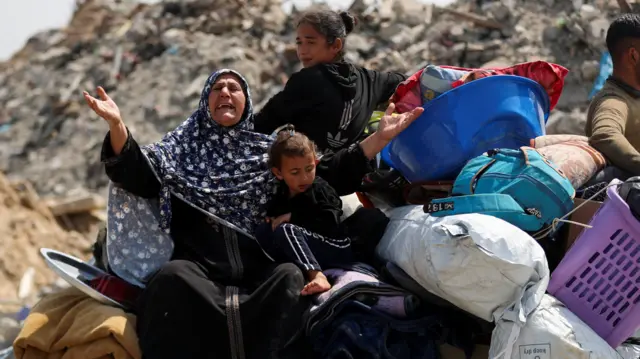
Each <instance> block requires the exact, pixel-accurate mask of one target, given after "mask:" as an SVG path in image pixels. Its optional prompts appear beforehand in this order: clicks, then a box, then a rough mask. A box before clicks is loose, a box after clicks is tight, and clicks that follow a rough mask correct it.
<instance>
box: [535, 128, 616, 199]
mask: <svg viewBox="0 0 640 359" xmlns="http://www.w3.org/2000/svg"><path fill="white" fill-rule="evenodd" d="M531 147H534V148H535V149H537V150H538V152H540V153H541V154H542V155H544V156H545V157H546V158H547V159H548V160H550V161H551V162H553V163H554V164H555V165H556V166H557V167H558V168H559V169H560V170H561V171H562V172H563V173H564V174H565V176H567V178H568V179H569V181H571V185H572V186H573V188H575V189H579V188H581V187H582V186H583V185H584V184H585V183H587V182H588V181H589V180H590V179H591V177H593V176H595V175H596V173H598V172H599V171H600V170H602V169H603V168H604V166H605V165H606V163H607V162H606V160H605V158H604V156H603V155H602V154H601V153H600V152H598V151H597V150H596V149H595V148H593V147H591V146H589V139H588V138H587V137H584V136H576V135H549V136H540V137H537V138H535V139H533V140H531Z"/></svg>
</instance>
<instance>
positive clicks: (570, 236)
mask: <svg viewBox="0 0 640 359" xmlns="http://www.w3.org/2000/svg"><path fill="white" fill-rule="evenodd" d="M583 203H584V205H583V206H582V207H580V208H579V209H578V210H577V211H575V212H574V213H573V214H572V215H571V216H570V217H569V220H570V221H573V222H578V223H583V224H589V222H590V221H591V218H592V217H593V215H594V214H596V212H597V211H598V209H599V208H600V206H601V205H602V202H597V201H588V200H585V199H581V198H576V199H575V200H574V205H573V208H577V207H578V206H579V205H581V204H583ZM565 225H566V226H569V229H568V230H567V241H566V247H565V250H566V251H568V250H569V248H571V246H572V245H573V242H575V241H576V239H577V238H578V236H579V235H580V233H582V231H583V230H584V229H585V227H583V226H578V225H576V224H572V223H565Z"/></svg>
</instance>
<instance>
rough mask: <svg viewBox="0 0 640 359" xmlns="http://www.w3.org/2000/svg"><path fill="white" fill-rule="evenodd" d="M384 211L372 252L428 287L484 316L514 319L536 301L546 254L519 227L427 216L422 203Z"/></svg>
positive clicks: (545, 274) (477, 217)
mask: <svg viewBox="0 0 640 359" xmlns="http://www.w3.org/2000/svg"><path fill="white" fill-rule="evenodd" d="M389 217H390V223H389V225H388V226H387V230H386V232H385V234H384V236H383V238H382V240H381V241H380V244H379V245H378V247H377V254H378V255H379V256H380V257H381V258H383V259H385V260H387V261H390V262H392V263H394V264H396V265H397V266H399V267H400V268H402V269H403V270H404V271H405V272H406V273H407V274H408V275H409V276H411V277H412V278H413V279H414V280H415V281H416V282H418V283H419V284H420V285H422V286H423V287H424V288H425V289H427V290H428V291H429V292H431V293H433V294H435V295H437V296H439V297H441V298H444V299H446V300H448V301H449V302H451V303H452V304H454V305H455V306H457V307H459V308H461V309H463V310H465V311H467V312H469V313H471V314H474V315H476V316H478V317H480V318H482V319H485V320H487V321H498V320H501V319H502V318H503V317H505V318H506V319H509V320H510V321H512V322H515V323H518V324H519V325H523V324H524V322H525V321H526V317H527V315H528V314H529V313H530V312H531V311H533V309H535V308H536V307H537V306H538V304H539V303H540V300H541V299H542V296H543V295H544V292H545V290H546V289H547V285H548V283H549V268H548V265H547V259H546V257H545V254H544V251H543V249H542V248H541V247H540V245H539V244H538V243H537V242H536V241H535V240H534V239H533V238H532V237H531V236H529V235H528V234H526V233H525V232H523V231H522V230H520V229H519V228H517V227H515V226H513V225H511V224H509V223H507V222H505V221H503V220H501V219H499V218H495V217H490V216H486V215H482V214H464V215H456V216H448V217H443V218H437V217H431V216H429V215H428V214H425V213H424V211H423V210H422V206H405V207H399V208H395V209H393V210H391V211H390V212H389ZM516 334H517V333H516ZM532 359H533V358H532Z"/></svg>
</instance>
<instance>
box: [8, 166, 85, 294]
mask: <svg viewBox="0 0 640 359" xmlns="http://www.w3.org/2000/svg"><path fill="white" fill-rule="evenodd" d="M89 238H90V236H88V235H86V234H84V235H83V234H80V233H78V232H75V231H70V232H69V231H66V230H64V229H63V228H62V227H61V226H60V224H59V223H58V222H57V221H56V219H54V217H53V216H52V215H51V213H50V212H49V211H48V208H47V207H46V206H44V205H43V203H42V202H41V201H39V200H38V199H37V196H35V195H34V192H32V191H30V190H29V184H28V183H26V184H25V183H22V184H15V183H10V182H9V181H8V180H7V178H6V177H5V176H4V175H3V174H2V173H0V302H6V301H12V300H16V299H18V286H19V283H20V280H21V278H22V276H23V275H24V273H25V272H26V271H27V269H28V268H29V267H33V268H34V269H35V276H34V283H35V288H34V290H33V291H32V292H33V293H34V294H35V293H36V292H37V291H38V288H39V287H41V286H43V285H48V284H51V283H53V282H54V281H55V280H56V279H57V276H56V275H55V274H54V273H53V272H52V271H51V270H50V269H49V268H48V267H47V265H46V263H45V262H44V260H43V259H42V256H41V255H40V248H43V247H45V248H52V249H56V250H60V251H63V252H65V253H69V254H71V255H74V256H77V257H79V258H83V259H86V258H88V257H90V248H91V245H92V241H91V240H90V239H89Z"/></svg>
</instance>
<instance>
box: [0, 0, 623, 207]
mask: <svg viewBox="0 0 640 359" xmlns="http://www.w3.org/2000/svg"><path fill="white" fill-rule="evenodd" d="M478 4H479V5H480V6H478ZM351 9H352V11H354V12H355V15H357V16H358V18H359V20H360V21H359V22H360V24H359V26H358V28H356V30H355V32H354V33H352V34H351V35H350V37H349V38H348V39H347V52H346V57H347V59H348V60H350V61H354V62H356V63H358V64H360V65H363V66H366V67H369V68H372V69H376V70H383V71H385V70H393V71H404V72H407V73H411V72H413V71H415V70H417V69H419V68H420V67H422V66H424V64H426V63H434V64H445V65H453V66H462V67H472V68H479V67H483V66H486V67H506V66H511V65H513V64H516V63H520V62H525V61H534V60H537V59H542V60H547V61H551V62H555V63H558V64H560V65H563V66H565V67H567V68H569V69H570V70H571V72H570V74H569V76H568V77H567V79H566V85H565V91H564V93H563V96H562V97H561V99H560V103H559V105H558V110H560V111H563V112H562V113H561V112H558V113H559V114H562V116H563V117H562V118H563V120H562V121H560V123H562V125H559V124H555V125H553V126H551V125H550V129H552V130H553V131H571V132H575V131H582V130H581V129H580V127H581V125H580V124H577V125H575V126H574V125H566V123H568V122H570V121H574V122H576V121H577V122H576V123H578V122H579V121H581V120H580V118H581V117H584V110H585V108H586V106H587V105H588V101H587V94H588V92H589V91H590V89H591V87H592V84H593V80H594V78H595V77H596V76H597V73H598V63H597V61H598V59H599V57H600V51H601V50H602V49H604V40H603V30H604V31H606V28H607V27H608V24H609V21H610V20H611V19H612V18H613V16H615V15H616V14H618V13H619V9H618V8H617V6H615V4H614V5H613V6H612V5H610V4H609V3H608V2H605V4H604V5H602V4H601V2H599V3H597V4H596V3H593V2H588V1H553V0H544V1H525V0H512V1H491V0H485V1H482V2H478V1H475V0H474V1H471V0H458V2H457V3H454V4H452V5H451V6H450V7H448V8H446V9H443V8H439V7H435V6H433V5H425V4H423V3H422V2H419V1H418V0H380V1H374V0H357V1H354V2H353V4H352V6H351ZM298 15H299V13H298V12H297V10H294V12H293V13H292V14H286V13H284V12H283V10H282V8H281V2H280V1H279V0H256V1H251V2H247V1H244V2H242V1H225V0H211V1H200V0H194V1H164V2H158V3H155V4H152V5H140V4H135V3H133V2H128V1H124V2H116V1H111V0H89V1H85V2H84V3H83V4H82V5H81V6H80V7H79V8H78V10H77V11H76V13H75V14H74V17H73V19H72V20H71V21H70V23H69V25H68V26H67V27H66V28H65V29H62V30H51V31H45V32H41V33H38V34H35V35H34V36H33V37H32V38H31V39H30V40H29V41H28V42H27V43H26V44H25V47H24V48H23V49H22V50H21V51H20V52H18V53H17V54H16V55H15V56H14V58H13V59H11V60H10V61H8V62H7V63H4V64H1V65H0V171H4V172H7V173H8V174H9V175H11V176H12V177H26V178H28V179H29V180H31V181H32V182H34V185H35V187H36V189H37V190H38V192H40V193H41V194H58V195H64V194H65V193H68V192H70V191H73V190H77V189H84V188H88V189H89V190H92V191H98V192H102V191H103V190H104V188H105V185H106V181H107V180H106V177H105V176H104V174H103V171H102V169H101V164H100V161H99V160H100V145H101V143H102V140H103V138H104V135H105V132H106V130H107V128H106V126H105V124H104V123H103V121H102V120H100V119H97V118H96V116H95V115H94V114H93V113H92V112H91V111H90V110H89V109H88V108H87V107H86V105H85V104H84V102H83V99H82V96H81V91H82V90H88V91H94V89H95V87H96V86H98V85H101V86H103V87H105V88H106V89H107V91H108V92H109V94H110V95H111V96H112V97H113V98H114V99H115V100H116V102H117V103H118V105H119V107H120V110H121V112H122V115H123V118H124V120H125V122H126V124H127V125H128V126H129V128H130V129H131V131H132V133H133V134H134V136H135V137H136V139H137V140H138V141H140V142H141V143H147V142H150V141H154V140H157V139H159V138H160V137H161V136H162V134H164V133H165V132H166V131H168V130H170V129H172V128H174V127H175V126H176V125H177V124H179V123H180V122H182V121H183V120H184V119H185V118H186V117H187V116H188V115H189V114H190V113H191V112H192V111H193V110H194V109H195V107H196V106H197V104H198V100H199V95H200V91H201V88H202V84H203V83H204V81H205V79H206V78H207V76H208V75H209V73H210V72H211V71H213V70H215V69H218V68H221V67H230V68H234V69H236V70H238V71H240V72H242V73H243V74H244V75H245V76H246V77H247V79H248V81H249V82H250V84H251V90H252V94H253V97H254V102H255V103H256V105H257V107H258V108H259V107H260V106H261V105H263V104H264V103H265V101H266V100H267V99H268V98H269V97H270V96H272V95H273V94H275V93H276V92H277V91H278V90H279V89H280V88H281V87H282V85H283V84H284V83H285V82H286V79H287V78H288V76H289V75H290V74H291V73H293V72H294V71H296V70H298V69H299V68H300V64H299V62H298V60H297V55H296V46H295V41H294V39H295V29H294V26H295V19H296V18H297V17H298ZM557 116H560V115H553V116H552V119H553V120H554V121H551V120H550V122H554V123H555V122H558V121H559V120H556V117H557Z"/></svg>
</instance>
